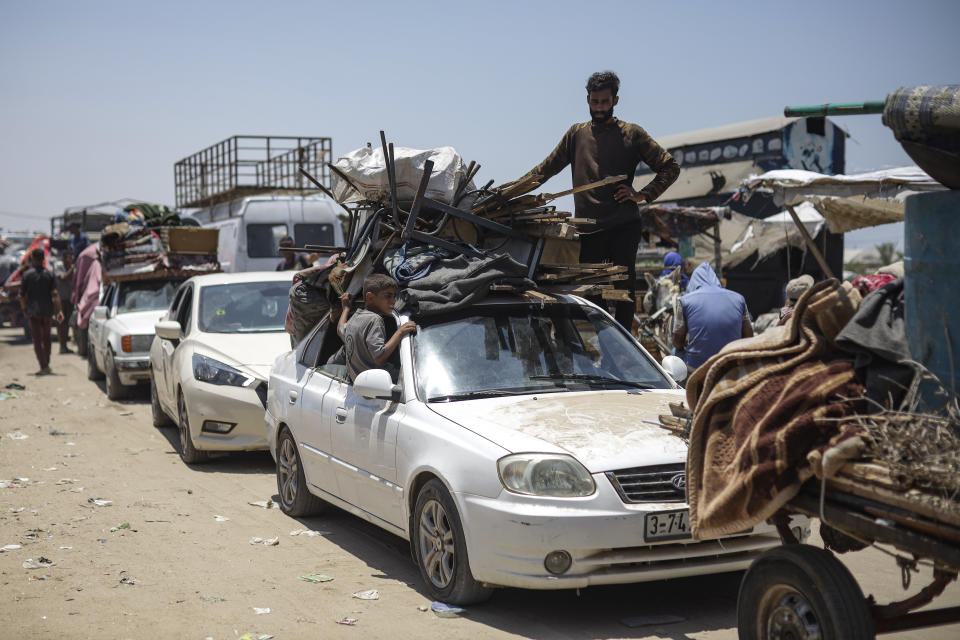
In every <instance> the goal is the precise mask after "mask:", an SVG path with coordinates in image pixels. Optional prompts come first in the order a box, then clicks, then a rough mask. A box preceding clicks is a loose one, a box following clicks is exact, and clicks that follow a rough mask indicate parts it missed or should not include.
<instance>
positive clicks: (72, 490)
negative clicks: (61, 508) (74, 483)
mask: <svg viewBox="0 0 960 640" xmlns="http://www.w3.org/2000/svg"><path fill="white" fill-rule="evenodd" d="M70 492H71V493H83V487H74V488H73V489H70Z"/></svg>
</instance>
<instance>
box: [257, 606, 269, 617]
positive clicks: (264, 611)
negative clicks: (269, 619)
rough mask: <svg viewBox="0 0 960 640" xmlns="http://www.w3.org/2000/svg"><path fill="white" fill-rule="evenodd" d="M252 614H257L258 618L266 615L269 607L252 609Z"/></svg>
mask: <svg viewBox="0 0 960 640" xmlns="http://www.w3.org/2000/svg"><path fill="white" fill-rule="evenodd" d="M253 612H254V613H255V614H257V615H258V616H262V615H266V614H268V613H270V607H263V608H261V607H254V608H253Z"/></svg>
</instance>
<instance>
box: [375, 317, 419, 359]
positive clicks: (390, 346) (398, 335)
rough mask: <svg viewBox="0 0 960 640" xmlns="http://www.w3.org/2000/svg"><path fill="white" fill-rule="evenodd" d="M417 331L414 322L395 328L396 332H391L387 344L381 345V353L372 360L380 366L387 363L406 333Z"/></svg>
mask: <svg viewBox="0 0 960 640" xmlns="http://www.w3.org/2000/svg"><path fill="white" fill-rule="evenodd" d="M416 330H417V325H416V323H414V322H404V323H403V324H402V325H400V326H399V327H397V330H396V331H394V332H393V335H392V336H390V339H389V340H387V343H386V344H385V345H383V352H382V353H381V354H380V355H379V356H377V357H375V358H374V361H375V362H376V363H377V364H378V365H381V364H383V363H385V362H386V361H387V359H388V358H389V357H390V356H392V355H393V352H394V351H396V350H397V347H398V346H400V340H402V339H403V336H405V335H407V334H408V333H413V332H414V331H416Z"/></svg>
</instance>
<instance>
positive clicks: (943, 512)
mask: <svg viewBox="0 0 960 640" xmlns="http://www.w3.org/2000/svg"><path fill="white" fill-rule="evenodd" d="M847 466H848V465H844V467H842V468H841V471H840V474H841V475H840V476H835V477H833V478H830V479H829V480H827V486H829V487H833V488H836V489H838V490H840V491H844V492H847V493H852V494H853V495H856V496H860V497H862V498H869V499H871V500H876V501H877V502H882V503H885V504H889V505H890V506H894V507H899V508H901V509H905V510H907V511H912V512H914V513H916V514H918V515H921V516H923V517H925V518H929V519H931V520H935V521H937V522H944V523H946V524H949V525H952V526H954V527H960V513H958V511H957V510H948V509H943V508H942V507H941V506H940V505H939V504H936V503H935V504H933V505H932V504H929V503H927V502H923V501H922V498H923V496H924V494H923V493H921V492H919V491H913V492H903V491H893V490H890V489H887V488H884V487H880V486H876V485H870V484H868V483H866V482H865V481H864V480H863V479H862V478H860V477H857V476H854V477H853V478H848V477H843V476H844V475H846V474H845V473H844V472H845V470H846V467H847ZM911 496H912V497H911Z"/></svg>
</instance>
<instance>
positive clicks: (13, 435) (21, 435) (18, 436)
mask: <svg viewBox="0 0 960 640" xmlns="http://www.w3.org/2000/svg"><path fill="white" fill-rule="evenodd" d="M7 437H8V438H10V439H11V440H26V439H27V438H29V437H30V436H28V435H27V434H25V433H20V432H19V431H14V432H13V433H8V434H7Z"/></svg>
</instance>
